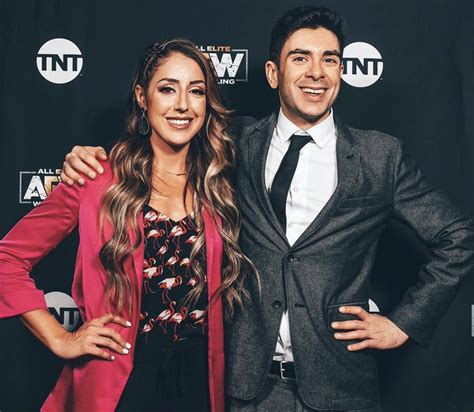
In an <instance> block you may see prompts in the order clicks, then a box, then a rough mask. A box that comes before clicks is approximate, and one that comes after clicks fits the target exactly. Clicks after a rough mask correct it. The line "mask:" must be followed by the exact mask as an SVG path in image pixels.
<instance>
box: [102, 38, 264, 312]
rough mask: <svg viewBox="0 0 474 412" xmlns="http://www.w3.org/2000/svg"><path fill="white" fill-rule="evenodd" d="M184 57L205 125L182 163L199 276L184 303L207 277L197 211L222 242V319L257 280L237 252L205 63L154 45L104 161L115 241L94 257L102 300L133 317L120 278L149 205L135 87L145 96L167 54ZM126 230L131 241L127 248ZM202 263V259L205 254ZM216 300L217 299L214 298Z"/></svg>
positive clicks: (215, 101) (224, 141)
mask: <svg viewBox="0 0 474 412" xmlns="http://www.w3.org/2000/svg"><path fill="white" fill-rule="evenodd" d="M176 53H179V54H182V55H184V56H186V57H189V58H190V59H192V60H194V61H195V62H196V63H197V64H198V65H199V67H200V68H201V70H202V72H203V74H204V77H205V82H206V105H207V107H206V119H205V122H204V124H203V127H202V128H201V130H200V131H199V133H198V134H197V135H196V136H195V137H193V139H192V140H191V144H190V149H189V153H188V158H187V162H186V164H187V183H186V184H187V185H188V187H190V188H191V189H192V192H193V196H194V198H193V212H194V216H195V219H196V227H197V231H198V238H197V241H196V242H195V243H194V245H193V248H192V252H191V262H192V263H191V267H192V269H193V271H194V274H195V275H196V276H197V277H198V280H199V281H198V285H197V286H196V288H194V289H193V291H192V292H190V294H189V296H188V298H189V299H191V300H196V299H197V298H198V297H199V295H200V294H201V293H202V292H203V290H204V287H205V273H204V269H203V267H202V266H201V263H200V261H199V259H196V257H197V256H199V255H201V254H204V252H205V238H204V228H203V220H202V215H201V212H202V210H203V208H204V207H205V208H207V210H208V211H209V212H210V214H211V216H213V218H214V221H215V222H216V223H217V221H220V222H221V223H220V224H218V225H217V228H218V231H219V234H220V235H221V237H222V242H223V267H222V285H221V287H220V288H219V290H218V291H217V293H218V294H222V298H223V302H224V308H225V315H226V317H230V316H232V314H233V312H234V310H235V308H236V306H238V307H242V306H243V303H244V300H245V298H246V297H248V296H249V294H248V292H247V290H246V289H245V286H244V285H245V282H246V277H248V276H249V275H255V276H257V280H258V275H257V273H256V270H255V267H254V266H253V264H252V263H251V262H250V260H249V259H248V258H247V257H246V256H245V255H244V254H243V253H242V252H241V250H240V248H239V245H238V238H239V231H240V213H239V210H238V208H237V206H236V196H235V191H234V188H233V185H232V176H233V174H234V168H235V159H236V154H235V150H236V149H235V144H234V142H233V139H232V137H231V136H230V135H229V134H228V133H227V129H228V116H229V114H230V111H229V110H228V109H226V108H225V107H224V105H223V104H222V98H221V95H220V91H219V87H218V84H217V79H216V76H215V73H214V69H213V67H212V65H211V64H210V62H209V60H208V59H207V58H206V57H205V56H204V55H203V54H202V53H201V52H200V51H199V50H198V49H197V48H196V46H195V45H194V44H193V43H192V42H190V41H189V40H186V39H179V38H175V39H170V40H166V41H164V42H160V43H155V44H153V45H151V46H150V47H148V48H147V49H146V50H145V53H144V54H143V56H142V57H141V59H140V62H139V65H138V69H137V71H136V74H135V76H134V78H133V81H132V85H131V89H130V97H129V114H128V118H127V124H126V131H125V136H124V138H123V139H122V140H121V141H119V142H118V143H117V144H116V145H115V146H114V147H113V149H112V152H111V156H110V162H111V166H112V170H113V172H114V174H115V176H116V177H117V179H118V183H116V184H115V185H113V186H112V187H111V188H110V189H109V190H108V191H107V193H106V194H105V196H104V199H103V201H102V208H101V216H102V217H103V218H106V219H109V220H110V222H111V224H112V226H113V228H114V234H113V237H112V239H110V240H109V241H108V242H106V243H105V244H104V246H103V247H102V249H101V251H100V260H101V262H102V264H103V266H104V268H105V270H106V272H107V275H108V279H107V285H106V289H107V290H106V291H107V296H108V297H109V301H110V304H111V306H112V308H113V309H114V310H116V311H117V312H121V311H122V310H124V309H125V310H126V311H127V312H130V311H131V302H132V299H129V297H130V296H131V295H132V294H133V293H136V290H137V288H136V287H134V283H133V282H134V281H133V280H132V279H131V278H130V277H129V276H128V275H127V274H126V273H125V271H124V266H123V264H124V261H125V259H127V258H128V257H129V256H130V255H131V254H132V252H133V251H134V250H135V249H136V248H137V247H138V246H139V245H140V242H143V238H142V230H141V227H140V222H138V216H139V214H140V212H141V210H142V209H143V206H144V205H145V204H146V203H147V202H148V201H149V199H150V195H151V191H152V189H153V185H152V175H153V170H152V169H153V150H152V148H151V143H150V140H149V137H148V136H143V135H140V134H139V133H138V121H139V118H140V116H141V115H142V112H141V109H140V107H139V105H138V102H137V100H136V97H135V93H134V91H135V88H136V86H137V85H140V86H141V87H143V89H144V90H147V88H148V84H149V81H150V80H151V78H152V77H153V75H154V73H155V71H156V69H157V67H158V66H159V65H160V64H161V63H163V62H164V60H165V59H167V58H169V57H170V56H172V55H173V54H176ZM128 229H131V230H132V231H133V232H134V234H135V235H136V239H137V241H136V242H135V244H133V245H132V244H131V243H130V239H129V236H128ZM204 256H205V254H204ZM215 296H216V295H215Z"/></svg>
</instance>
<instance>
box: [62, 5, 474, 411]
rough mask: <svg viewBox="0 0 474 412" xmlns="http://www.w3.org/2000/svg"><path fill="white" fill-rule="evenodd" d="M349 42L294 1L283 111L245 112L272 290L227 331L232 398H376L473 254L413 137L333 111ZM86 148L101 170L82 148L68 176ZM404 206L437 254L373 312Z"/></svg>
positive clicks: (250, 226)
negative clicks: (377, 263)
mask: <svg viewBox="0 0 474 412" xmlns="http://www.w3.org/2000/svg"><path fill="white" fill-rule="evenodd" d="M342 49H343V36H342V20H341V18H340V17H339V16H338V15H336V14H335V13H334V12H332V11H330V10H328V9H325V8H318V7H312V6H307V7H300V8H297V9H293V10H290V11H288V12H287V13H285V15H283V16H282V17H281V18H280V19H279V20H278V22H277V23H276V25H275V27H274V29H273V32H272V37H271V44H270V59H269V61H268V62H267V63H266V66H265V69H266V75H267V80H268V82H269V84H270V87H272V88H273V89H277V90H278V94H279V99H280V106H281V107H280V110H279V112H277V113H273V114H271V115H270V116H268V117H266V118H264V119H263V120H261V121H259V122H257V123H255V122H253V121H252V120H249V119H240V120H236V121H235V123H234V124H233V128H234V131H235V134H236V135H237V136H238V140H237V145H238V152H239V157H238V162H239V167H238V174H237V179H236V182H237V191H238V194H239V201H240V207H241V211H242V217H243V224H242V233H241V240H240V244H241V247H242V250H243V251H244V253H246V254H247V255H248V256H249V257H250V258H251V259H252V261H253V262H254V263H255V265H256V267H257V269H258V271H259V273H260V279H261V289H260V290H259V287H258V285H257V284H256V283H250V284H249V285H248V288H249V291H250V292H251V295H252V300H251V302H250V303H249V304H248V305H247V308H246V310H245V311H244V312H242V313H237V314H236V315H235V316H234V318H233V320H232V322H230V323H229V324H228V327H227V330H226V342H227V343H226V359H227V366H226V367H227V381H226V384H227V393H228V394H229V405H230V408H231V409H233V410H249V411H250V410H263V411H266V410H277V411H281V410H284V411H291V410H365V411H367V410H376V409H377V408H378V402H379V400H378V382H377V368H376V363H375V360H374V358H373V352H372V349H390V348H395V347H398V346H401V345H402V344H404V343H405V342H406V340H407V339H408V337H410V338H411V339H413V340H414V341H415V342H417V343H418V344H420V345H423V346H426V345H428V344H429V341H430V338H431V336H432V334H433V333H434V329H435V326H436V324H437V323H438V321H439V319H440V317H441V316H442V314H443V313H444V312H445V310H446V309H447V307H448V305H449V303H450V302H451V301H452V299H453V298H454V296H455V293H456V291H457V290H458V288H459V286H460V283H461V280H462V279H463V278H464V277H466V276H467V275H468V274H469V273H470V271H471V269H472V266H473V248H474V236H473V234H474V233H473V225H472V222H471V221H470V220H469V219H467V218H466V217H465V216H464V215H463V214H462V213H461V212H459V211H458V210H457V209H456V208H455V207H454V206H453V205H452V204H451V202H450V201H449V200H448V199H447V198H446V197H445V195H444V194H442V193H441V192H439V191H437V190H435V189H434V188H432V187H431V186H429V185H428V183H427V182H426V181H425V180H424V178H423V176H422V174H421V173H420V171H419V170H418V168H417V166H416V164H415V163H414V162H413V161H412V160H411V159H410V158H409V157H408V156H407V155H406V154H405V152H404V150H403V147H402V144H401V142H400V141H399V140H397V139H395V138H394V137H391V136H388V135H385V134H382V133H379V132H374V131H361V130H356V129H351V128H348V127H346V126H345V125H344V124H343V123H342V122H341V121H340V120H339V119H337V118H335V117H334V113H333V111H332V105H333V103H334V101H335V100H336V98H337V95H338V93H339V89H340V84H341V74H342V61H341V51H342ZM89 149H90V150H91V152H92V153H93V154H94V155H95V154H97V153H99V152H100V151H99V150H92V149H91V148H89ZM101 153H102V156H105V152H101ZM81 159H82V160H83V161H85V162H86V163H88V164H89V165H91V166H92V167H94V168H95V169H96V170H98V163H97V162H96V161H95V159H94V158H93V156H92V155H91V154H88V153H87V151H85V150H84V149H83V148H80V147H76V148H75V149H74V150H73V152H72V153H71V154H69V155H68V156H67V160H66V162H65V165H64V171H63V175H62V178H63V180H65V181H66V182H69V183H71V184H72V180H78V179H79V177H80V176H79V175H78V174H77V173H76V172H75V171H74V170H72V169H73V168H75V169H77V170H79V171H82V172H87V173H94V172H93V171H92V170H91V169H89V168H88V167H87V166H86V165H85V164H84V163H82V162H81ZM81 179H82V178H81ZM82 182H83V179H82ZM391 217H395V218H397V219H399V220H401V221H402V222H404V223H406V224H407V225H409V226H410V227H411V228H412V229H414V230H415V232H416V233H417V234H418V235H419V237H420V238H421V239H422V240H423V241H424V242H425V244H426V245H427V246H428V247H429V248H430V249H431V254H430V255H431V256H432V258H431V260H430V261H429V262H428V263H427V264H426V265H424V266H423V267H422V268H421V270H420V273H419V277H420V281H419V283H418V284H417V285H415V286H414V287H412V288H410V289H409V290H408V291H407V292H406V294H405V295H404V297H403V299H402V301H401V302H400V303H399V304H398V305H397V306H396V307H395V308H394V309H393V310H392V311H391V313H389V314H388V316H387V317H384V316H380V315H377V314H371V313H369V312H368V298H369V295H368V286H369V275H370V272H371V269H372V266H373V262H374V259H375V252H376V247H377V243H378V240H379V236H380V233H381V231H382V229H383V228H384V226H385V224H386V222H387V220H388V219H389V218H391ZM250 282H252V281H250Z"/></svg>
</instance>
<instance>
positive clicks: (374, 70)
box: [342, 42, 383, 87]
mask: <svg viewBox="0 0 474 412" xmlns="http://www.w3.org/2000/svg"><path fill="white" fill-rule="evenodd" d="M342 62H343V64H344V71H343V74H342V78H343V80H344V81H345V82H346V83H348V84H350V85H351V86H354V87H368V86H371V85H373V84H374V83H375V82H376V81H377V80H378V79H380V76H381V75H382V72H383V60H382V56H381V55H380V53H379V51H378V50H377V49H376V48H375V47H374V46H372V45H371V44H368V43H363V42H356V43H351V44H349V45H347V46H346V47H344V52H343V58H342Z"/></svg>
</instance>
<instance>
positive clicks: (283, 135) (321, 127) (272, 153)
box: [265, 109, 337, 362]
mask: <svg viewBox="0 0 474 412" xmlns="http://www.w3.org/2000/svg"><path fill="white" fill-rule="evenodd" d="M294 133H298V134H309V135H310V136H311V137H312V139H313V140H311V141H310V142H309V143H308V144H307V145H306V146H304V147H303V148H302V149H301V151H300V157H299V159H298V165H297V167H296V171H295V174H294V176H293V180H292V181H291V185H290V190H289V191H288V197H287V199H286V237H287V239H288V243H289V244H290V245H293V244H294V243H295V241H296V240H297V239H298V238H299V237H300V236H301V234H302V233H303V232H304V231H305V229H306V228H307V227H308V226H309V225H310V223H311V222H312V221H313V220H314V219H315V218H316V216H317V215H318V214H319V212H321V210H322V208H323V207H324V206H325V205H326V203H327V202H328V200H329V198H330V197H331V196H332V194H333V193H334V190H335V189H336V185H337V161H336V128H335V125H334V116H333V112H332V110H331V113H330V115H329V116H328V117H327V118H326V119H324V120H323V121H322V122H321V123H319V124H317V125H316V126H313V127H311V128H310V129H308V130H306V131H305V130H301V129H299V128H298V127H297V126H295V125H294V124H293V123H292V122H291V121H290V120H288V118H287V117H286V116H285V115H284V114H283V112H282V111H281V109H280V113H279V115H278V121H277V125H276V127H275V130H274V132H273V136H272V141H271V143H270V148H269V150H268V155H267V161H266V165H265V185H266V188H267V190H268V192H269V193H270V190H271V187H272V183H273V179H274V177H275V174H276V172H277V170H278V168H279V167H280V163H281V161H282V160H283V157H284V156H285V153H286V152H287V151H288V148H289V147H290V137H291V136H292V135H293V134H294ZM274 359H275V360H284V361H287V362H292V361H293V352H292V349H291V339H290V325H289V319H288V311H287V310H285V312H284V313H283V317H282V319H281V324H280V334H279V336H278V342H277V345H276V349H275V356H274Z"/></svg>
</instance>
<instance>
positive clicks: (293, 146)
mask: <svg viewBox="0 0 474 412" xmlns="http://www.w3.org/2000/svg"><path fill="white" fill-rule="evenodd" d="M290 139H291V142H290V148H289V149H288V151H292V152H299V151H300V150H301V149H302V148H303V147H304V146H305V145H307V144H308V143H309V142H310V141H311V140H312V138H311V136H310V135H309V134H305V135H301V134H294V135H292V136H291V137H290Z"/></svg>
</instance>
